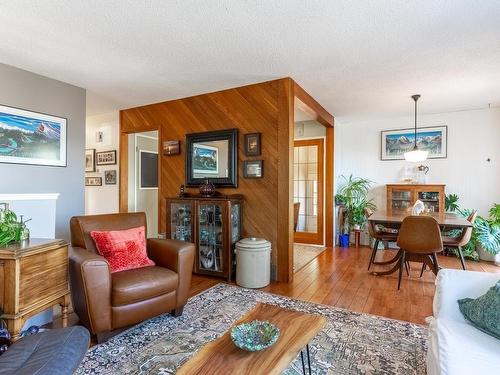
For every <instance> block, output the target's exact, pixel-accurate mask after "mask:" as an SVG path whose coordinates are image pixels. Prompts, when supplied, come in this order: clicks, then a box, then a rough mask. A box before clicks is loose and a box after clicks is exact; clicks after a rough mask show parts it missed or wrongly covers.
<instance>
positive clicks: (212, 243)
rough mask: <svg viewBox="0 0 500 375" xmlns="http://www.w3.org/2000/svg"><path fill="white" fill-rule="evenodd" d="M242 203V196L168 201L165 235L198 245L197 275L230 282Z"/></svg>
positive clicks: (186, 198) (195, 270)
mask: <svg viewBox="0 0 500 375" xmlns="http://www.w3.org/2000/svg"><path fill="white" fill-rule="evenodd" d="M242 203H243V199H242V197H241V196H239V195H232V196H215V197H201V196H187V197H182V198H167V232H166V236H167V238H171V239H175V240H180V241H187V242H192V243H194V244H195V246H196V257H195V266H194V272H195V273H197V274H204V275H212V276H219V277H224V278H226V279H227V280H228V281H231V276H232V273H233V271H234V268H235V265H236V263H235V257H234V247H235V244H236V242H238V241H239V240H240V238H241V206H242Z"/></svg>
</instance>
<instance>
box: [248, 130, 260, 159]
mask: <svg viewBox="0 0 500 375" xmlns="http://www.w3.org/2000/svg"><path fill="white" fill-rule="evenodd" d="M260 153H261V151H260V133H250V134H245V155H246V156H259V155H260Z"/></svg>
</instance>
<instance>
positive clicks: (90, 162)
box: [85, 148, 95, 172]
mask: <svg viewBox="0 0 500 375" xmlns="http://www.w3.org/2000/svg"><path fill="white" fill-rule="evenodd" d="M85 172H95V148H88V149H86V150H85Z"/></svg>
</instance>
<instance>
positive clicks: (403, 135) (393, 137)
mask: <svg viewBox="0 0 500 375" xmlns="http://www.w3.org/2000/svg"><path fill="white" fill-rule="evenodd" d="M380 135H381V146H382V147H381V154H380V155H381V157H380V158H381V159H382V160H404V153H405V152H408V151H411V150H412V149H413V146H414V145H415V130H414V129H396V130H382V131H381V132H380ZM417 147H418V149H419V150H424V151H428V152H429V156H428V158H429V159H441V158H446V157H447V149H448V127H447V126H446V125H443V126H431V127H426V128H418V129H417Z"/></svg>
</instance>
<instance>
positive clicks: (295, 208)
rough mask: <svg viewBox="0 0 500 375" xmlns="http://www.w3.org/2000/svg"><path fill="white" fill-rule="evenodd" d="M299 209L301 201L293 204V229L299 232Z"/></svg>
mask: <svg viewBox="0 0 500 375" xmlns="http://www.w3.org/2000/svg"><path fill="white" fill-rule="evenodd" d="M299 211H300V202H297V203H294V204H293V231H294V232H297V225H298V224H299Z"/></svg>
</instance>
